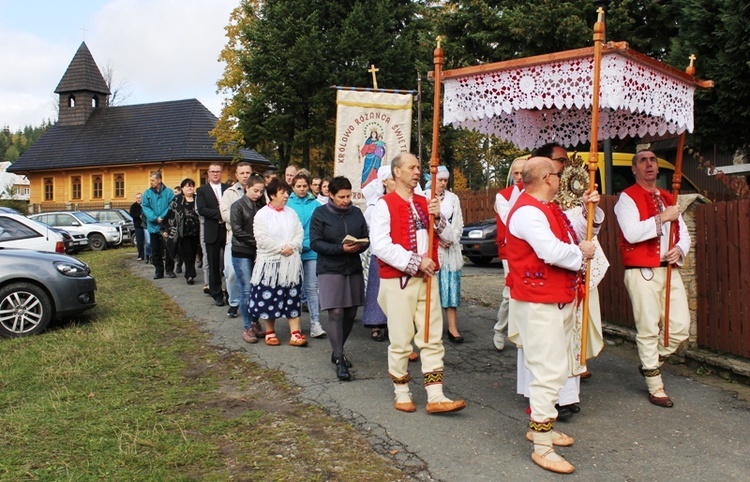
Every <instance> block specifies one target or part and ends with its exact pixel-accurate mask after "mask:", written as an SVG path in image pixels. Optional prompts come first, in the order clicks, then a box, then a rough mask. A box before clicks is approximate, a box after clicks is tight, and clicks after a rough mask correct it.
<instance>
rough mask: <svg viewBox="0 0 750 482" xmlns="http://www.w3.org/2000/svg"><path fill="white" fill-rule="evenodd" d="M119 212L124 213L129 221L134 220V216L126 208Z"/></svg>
mask: <svg viewBox="0 0 750 482" xmlns="http://www.w3.org/2000/svg"><path fill="white" fill-rule="evenodd" d="M119 212H120V214H122V215H123V217H124V218H125V220H126V221H127V222H132V221H133V216H131V215H130V213H129V212H127V211H125V210H124V209H120V210H119Z"/></svg>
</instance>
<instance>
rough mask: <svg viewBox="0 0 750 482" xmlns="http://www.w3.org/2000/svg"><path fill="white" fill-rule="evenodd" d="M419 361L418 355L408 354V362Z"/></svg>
mask: <svg viewBox="0 0 750 482" xmlns="http://www.w3.org/2000/svg"><path fill="white" fill-rule="evenodd" d="M417 360H419V353H417V352H415V351H413V352H411V353H409V361H417Z"/></svg>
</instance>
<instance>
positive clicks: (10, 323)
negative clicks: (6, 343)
mask: <svg viewBox="0 0 750 482" xmlns="http://www.w3.org/2000/svg"><path fill="white" fill-rule="evenodd" d="M51 319H52V301H51V300H50V297H49V295H48V294H47V293H46V292H45V291H44V290H43V289H41V288H40V287H38V286H36V285H33V284H30V283H11V284H9V285H6V286H5V287H3V289H1V290H0V335H1V336H4V337H6V338H11V337H16V336H26V335H36V334H37V333H41V332H43V331H44V330H45V329H47V325H49V322H50V320H51Z"/></svg>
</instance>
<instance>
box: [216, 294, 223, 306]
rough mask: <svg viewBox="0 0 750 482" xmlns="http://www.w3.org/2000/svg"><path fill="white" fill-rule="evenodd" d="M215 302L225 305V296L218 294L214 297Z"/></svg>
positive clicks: (218, 304)
mask: <svg viewBox="0 0 750 482" xmlns="http://www.w3.org/2000/svg"><path fill="white" fill-rule="evenodd" d="M214 304H215V305H216V306H224V297H223V296H217V297H216V298H214Z"/></svg>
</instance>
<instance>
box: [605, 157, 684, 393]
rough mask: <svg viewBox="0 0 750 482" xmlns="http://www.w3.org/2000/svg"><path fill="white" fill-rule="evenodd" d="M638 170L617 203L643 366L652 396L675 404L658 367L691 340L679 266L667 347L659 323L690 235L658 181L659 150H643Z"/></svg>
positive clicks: (635, 168) (635, 163)
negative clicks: (673, 236)
mask: <svg viewBox="0 0 750 482" xmlns="http://www.w3.org/2000/svg"><path fill="white" fill-rule="evenodd" d="M633 174H635V184H634V185H632V186H630V187H629V188H627V189H626V190H624V191H623V192H622V193H621V194H620V198H619V199H618V201H617V204H616V205H615V215H617V223H618V224H619V225H620V252H621V253H622V263H623V264H624V265H625V287H626V288H627V290H628V294H629V295H630V301H631V303H632V304H633V316H634V317H635V327H636V329H637V330H638V334H637V335H636V338H635V339H636V344H637V345H638V356H639V357H640V359H641V366H640V371H641V374H642V375H643V376H644V377H645V378H646V384H647V385H648V392H649V401H650V402H651V403H653V404H654V405H658V406H660V407H671V406H673V405H674V403H673V402H672V400H671V399H670V398H669V396H667V393H666V392H665V391H664V383H663V381H662V378H661V372H660V370H659V368H660V367H661V365H662V363H663V361H664V359H665V358H666V357H668V356H669V355H671V354H672V353H674V352H675V350H677V347H678V346H679V345H680V343H682V342H683V341H685V340H686V339H687V337H688V329H689V326H690V312H689V311H688V302H687V295H686V294H685V286H684V285H683V284H682V277H681V276H680V271H679V270H678V269H672V279H671V290H670V297H669V344H668V346H664V336H663V333H660V331H661V330H660V327H661V326H663V323H664V303H665V299H666V279H667V265H668V264H672V265H677V266H682V264H683V263H684V261H685V254H686V253H687V252H688V251H689V250H690V234H689V233H688V230H687V226H686V225H685V221H683V219H682V216H681V215H680V208H679V207H678V206H676V205H673V204H674V200H673V199H672V195H671V194H669V193H668V192H667V191H665V190H663V189H660V188H658V187H657V185H656V178H657V176H658V174H659V164H658V161H657V158H656V155H655V154H654V153H653V152H651V151H640V152H638V153H637V154H636V155H635V156H633ZM674 221H677V222H678V226H679V229H678V231H677V242H676V244H675V246H674V248H672V249H669V228H670V224H671V223H672V222H674ZM675 268H676V267H675Z"/></svg>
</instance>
